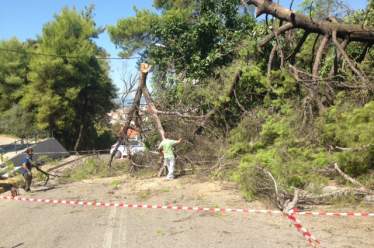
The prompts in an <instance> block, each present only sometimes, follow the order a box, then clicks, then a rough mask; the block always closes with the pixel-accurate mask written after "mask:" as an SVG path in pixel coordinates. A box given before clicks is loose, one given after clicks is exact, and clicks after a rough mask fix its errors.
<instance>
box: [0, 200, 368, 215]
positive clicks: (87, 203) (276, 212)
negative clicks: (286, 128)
mask: <svg viewBox="0 0 374 248" xmlns="http://www.w3.org/2000/svg"><path fill="white" fill-rule="evenodd" d="M0 199H2V200H14V201H25V202H38V203H51V204H64V205H78V206H96V207H112V208H113V207H117V208H148V209H149V208H153V209H172V210H187V211H207V212H238V213H259V214H273V215H281V214H283V213H282V212H281V211H279V210H270V209H247V208H207V207H190V206H179V205H160V204H156V205H150V204H128V203H123V202H119V203H118V202H116V203H113V202H112V203H107V202H97V201H77V200H75V201H73V200H57V199H40V198H27V197H20V196H16V197H12V196H1V195H0ZM293 214H296V215H305V216H341V217H346V216H352V217H374V213H368V212H322V211H321V212H300V211H298V210H293Z"/></svg>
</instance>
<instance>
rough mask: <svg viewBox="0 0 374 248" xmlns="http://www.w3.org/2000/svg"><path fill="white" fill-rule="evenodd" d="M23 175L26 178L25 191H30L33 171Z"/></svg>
mask: <svg viewBox="0 0 374 248" xmlns="http://www.w3.org/2000/svg"><path fill="white" fill-rule="evenodd" d="M23 177H24V178H25V191H30V187H31V182H32V175H31V173H26V174H24V175H23Z"/></svg>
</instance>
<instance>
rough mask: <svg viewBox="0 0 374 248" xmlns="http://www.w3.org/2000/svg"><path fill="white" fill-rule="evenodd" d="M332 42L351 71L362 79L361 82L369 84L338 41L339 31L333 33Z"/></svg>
mask: <svg viewBox="0 0 374 248" xmlns="http://www.w3.org/2000/svg"><path fill="white" fill-rule="evenodd" d="M332 40H333V42H334V44H335V46H336V48H337V49H338V50H339V52H340V54H341V55H342V56H343V58H344V60H345V61H346V62H347V63H348V65H349V67H350V68H351V70H352V71H353V72H354V73H355V74H356V75H357V76H358V77H359V78H360V80H361V81H363V82H367V81H368V80H367V79H366V78H365V76H364V75H363V73H361V72H360V71H359V70H358V69H357V68H356V66H355V65H354V63H353V61H352V60H351V59H350V58H349V56H348V54H347V53H346V52H345V51H344V49H343V47H342V46H341V45H340V43H339V42H338V40H337V31H335V30H334V31H333V32H332Z"/></svg>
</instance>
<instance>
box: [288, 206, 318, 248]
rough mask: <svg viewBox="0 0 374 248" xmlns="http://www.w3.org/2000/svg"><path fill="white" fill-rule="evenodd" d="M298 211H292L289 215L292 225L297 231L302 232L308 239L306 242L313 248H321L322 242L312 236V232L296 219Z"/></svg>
mask: <svg viewBox="0 0 374 248" xmlns="http://www.w3.org/2000/svg"><path fill="white" fill-rule="evenodd" d="M295 213H296V211H294V210H291V212H290V213H289V214H288V215H287V217H288V219H289V220H290V221H291V223H292V224H293V225H294V227H295V228H296V230H297V231H298V232H300V233H301V234H302V235H303V237H304V238H305V239H306V241H307V242H308V243H309V244H310V245H311V246H313V247H319V246H320V244H321V243H320V241H319V240H318V239H317V238H316V237H314V236H313V235H312V233H311V232H310V231H308V230H307V229H305V228H304V227H303V226H302V224H301V222H300V221H299V220H298V219H297V218H296V215H295Z"/></svg>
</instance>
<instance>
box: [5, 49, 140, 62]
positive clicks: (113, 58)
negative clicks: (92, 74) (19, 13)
mask: <svg viewBox="0 0 374 248" xmlns="http://www.w3.org/2000/svg"><path fill="white" fill-rule="evenodd" d="M0 51H3V52H11V53H19V54H32V55H37V56H47V57H57V58H68V59H80V58H81V57H79V56H67V55H58V54H49V53H37V52H29V51H21V50H16V49H6V48H0ZM95 58H96V59H103V60H104V59H105V60H131V59H139V58H141V57H140V56H135V57H128V58H121V57H95Z"/></svg>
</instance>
